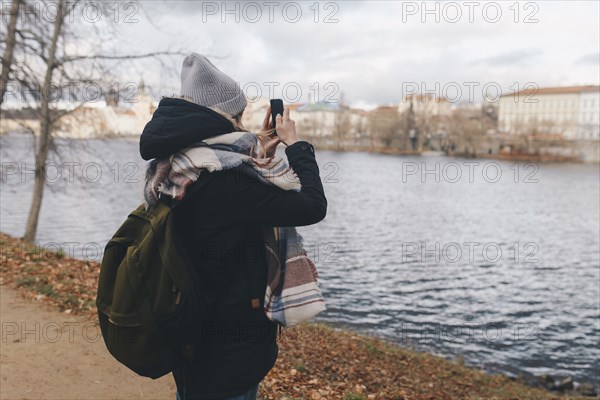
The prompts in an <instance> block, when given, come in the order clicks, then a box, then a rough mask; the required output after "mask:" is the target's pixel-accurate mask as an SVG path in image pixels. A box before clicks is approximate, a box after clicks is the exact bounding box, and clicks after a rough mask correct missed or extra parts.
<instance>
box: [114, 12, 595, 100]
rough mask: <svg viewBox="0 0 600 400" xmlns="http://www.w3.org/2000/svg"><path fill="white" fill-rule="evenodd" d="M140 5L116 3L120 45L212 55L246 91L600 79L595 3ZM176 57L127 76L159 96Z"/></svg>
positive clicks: (371, 92) (299, 96)
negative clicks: (126, 6) (165, 67)
mask: <svg viewBox="0 0 600 400" xmlns="http://www.w3.org/2000/svg"><path fill="white" fill-rule="evenodd" d="M137 4H139V5H140V10H139V11H135V10H133V9H128V10H124V9H122V10H121V14H120V18H121V19H124V18H125V17H126V16H127V15H128V14H130V13H133V12H134V11H135V14H134V16H133V18H132V19H137V20H138V21H137V22H135V23H128V24H125V23H121V26H120V34H119V37H118V38H116V40H118V46H119V48H120V49H121V50H124V51H131V52H136V51H139V52H142V51H158V50H164V49H167V48H171V49H175V48H176V49H182V50H185V51H195V52H199V53H203V54H207V55H209V56H211V57H213V60H214V63H215V65H217V66H218V67H219V68H221V69H222V70H223V71H225V72H226V73H228V74H229V75H231V76H232V77H234V78H235V79H236V80H237V81H238V82H240V84H241V85H242V86H244V87H246V90H247V94H248V96H254V95H256V94H257V93H258V92H259V90H260V92H261V93H262V94H263V95H264V96H266V97H269V96H273V97H284V98H285V99H286V100H288V101H301V102H305V101H306V100H307V99H308V95H309V93H312V94H313V97H314V96H317V97H318V99H319V100H326V99H329V98H338V99H339V97H340V94H341V93H343V98H344V100H345V101H346V102H348V103H350V104H352V105H354V106H359V107H367V108H368V107H369V106H373V105H375V104H391V103H398V102H399V101H400V99H401V98H402V95H403V94H407V93H409V92H411V91H415V88H419V87H421V88H423V89H424V90H436V88H437V91H438V93H440V94H442V95H443V94H446V95H447V96H448V97H451V98H453V99H456V100H457V101H458V100H462V101H468V100H469V99H470V98H473V99H474V100H476V101H477V100H480V99H481V98H482V95H483V91H484V85H487V86H485V87H486V88H487V91H488V94H489V95H491V96H493V95H494V93H495V91H496V90H497V88H498V87H500V88H502V90H503V91H504V92H505V93H506V92H510V91H512V90H514V89H515V88H517V87H523V86H524V85H526V84H528V83H533V84H535V85H539V86H540V87H542V86H564V85H579V84H596V85H597V84H599V80H600V39H599V37H600V21H599V18H600V17H599V15H600V10H599V2H597V1H536V2H519V3H515V2H513V1H498V2H477V1H471V2H469V1H467V2H460V1H459V2H451V1H450V2H448V1H444V2H436V1H428V2H425V3H423V2H421V1H418V2H411V1H336V2H320V3H316V5H315V2H314V1H307V2H281V1H280V2H268V1H267V2H261V1H258V2H252V3H251V5H247V3H244V2H228V3H227V4H225V3H223V2H199V1H169V2H156V1H149V2H141V3H137ZM317 10H318V13H317ZM181 58H182V57H179V58H177V59H176V60H175V61H174V64H175V65H173V66H172V67H170V68H169V69H168V71H164V70H162V71H161V70H159V69H158V68H157V67H156V66H152V67H150V66H149V67H145V66H143V65H140V66H138V68H137V69H136V70H135V71H126V72H125V74H128V76H124V77H123V78H124V79H135V78H136V77H137V75H140V76H141V77H143V79H144V80H145V81H146V83H147V84H149V85H150V86H151V87H152V90H153V93H154V94H155V95H156V96H160V95H166V94H173V93H174V92H177V91H178V90H179V80H178V73H179V71H178V68H179V64H180V62H181ZM272 82H277V84H273V83H272ZM286 84H287V86H286V88H287V92H286V93H282V88H283V87H284V85H286ZM269 86H272V87H273V92H272V93H271V94H270V93H269V91H270V89H269ZM298 87H300V88H301V93H298V92H297V90H298ZM459 91H460V92H459Z"/></svg>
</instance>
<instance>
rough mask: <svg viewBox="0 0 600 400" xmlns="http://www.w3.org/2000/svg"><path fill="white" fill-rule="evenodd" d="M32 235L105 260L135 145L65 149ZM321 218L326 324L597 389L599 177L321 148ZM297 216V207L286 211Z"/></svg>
mask: <svg viewBox="0 0 600 400" xmlns="http://www.w3.org/2000/svg"><path fill="white" fill-rule="evenodd" d="M0 144H1V150H0V155H1V162H2V183H1V186H0V187H1V189H2V190H1V192H0V200H1V227H0V229H1V230H2V231H3V232H6V233H9V234H12V235H22V234H23V231H24V223H25V221H26V217H27V212H28V208H29V204H30V201H31V190H32V182H33V174H32V172H31V171H32V169H33V165H32V160H33V158H32V147H33V142H32V140H31V138H30V137H26V136H21V135H8V136H3V137H1V138H0ZM51 158H52V160H51V163H50V164H48V174H49V177H48V181H49V182H48V185H47V188H46V189H47V190H46V192H45V195H44V202H43V206H42V211H41V217H40V223H39V230H38V237H37V241H38V242H39V243H40V244H42V245H48V246H51V245H53V244H52V243H56V242H58V243H59V244H60V245H61V246H63V247H66V248H67V249H69V253H70V255H73V256H76V257H79V258H85V257H87V258H93V259H99V257H100V253H99V252H100V251H101V249H102V248H103V246H104V244H105V243H106V241H107V240H108V239H109V238H110V236H111V235H112V234H113V233H114V231H115V230H116V228H117V227H118V226H119V224H120V223H121V222H122V220H123V219H124V218H125V217H126V215H127V213H128V212H129V211H130V210H131V209H133V208H135V207H136V206H137V205H138V204H139V203H140V202H141V187H142V183H143V176H144V167H145V162H144V161H143V160H141V159H140V158H139V155H138V147H137V142H135V141H127V140H86V141H70V140H58V141H57V145H56V147H55V151H53V153H52V157H51ZM317 161H318V163H319V165H320V168H321V173H322V178H323V180H324V186H325V192H326V195H327V198H328V203H329V206H328V213H327V217H326V218H325V219H324V220H323V221H322V222H321V223H319V224H317V225H313V226H309V227H301V228H299V232H300V233H301V234H302V235H303V236H304V239H305V244H306V245H307V248H308V250H309V253H310V254H311V256H312V257H313V259H314V260H315V262H316V264H317V267H318V270H319V274H320V275H319V276H320V285H321V288H322V290H323V293H324V295H325V298H326V304H327V310H326V311H325V312H323V313H322V314H321V315H319V317H318V318H317V320H319V321H326V322H332V323H336V324H339V326H342V327H347V328H351V329H354V330H357V331H360V332H365V333H371V334H375V335H378V336H380V337H384V338H386V339H388V340H391V341H393V342H396V343H398V344H400V345H403V346H408V347H412V348H417V349H419V350H425V351H428V352H431V353H434V354H438V355H442V356H445V357H449V358H452V357H455V356H457V355H461V356H462V357H464V359H465V362H466V364H467V365H472V366H477V367H482V368H485V369H486V370H489V371H501V372H503V373H507V374H513V375H517V374H520V373H524V374H534V375H540V374H551V375H554V376H560V375H568V376H572V377H573V378H574V379H575V380H576V381H588V382H593V383H594V384H595V385H596V386H597V387H598V386H599V385H600V378H599V371H600V362H599V360H600V346H599V342H600V322H599V321H600V313H599V303H600V289H599V283H600V238H599V236H600V231H599V230H600V227H599V224H600V210H599V208H600V172H599V168H598V166H597V165H578V164H542V165H536V164H527V163H523V162H521V163H511V162H503V161H493V160H467V159H458V158H445V157H436V156H430V157H408V156H405V157H403V156H393V155H379V154H368V153H336V152H327V151H318V150H317ZM290 212H293V210H290Z"/></svg>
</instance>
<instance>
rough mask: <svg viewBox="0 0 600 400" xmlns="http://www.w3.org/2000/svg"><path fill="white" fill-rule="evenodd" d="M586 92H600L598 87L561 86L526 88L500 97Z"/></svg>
mask: <svg viewBox="0 0 600 400" xmlns="http://www.w3.org/2000/svg"><path fill="white" fill-rule="evenodd" d="M588 92H600V86H594V85H586V86H561V87H544V88H528V89H523V90H520V91H518V92H516V93H507V94H505V95H502V97H506V96H515V95H521V94H522V95H528V94H531V95H543V94H579V93H588Z"/></svg>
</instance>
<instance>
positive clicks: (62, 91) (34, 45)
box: [3, 0, 183, 241]
mask: <svg viewBox="0 0 600 400" xmlns="http://www.w3.org/2000/svg"><path fill="white" fill-rule="evenodd" d="M86 4H87V1H76V2H73V1H66V0H58V1H57V2H52V8H53V9H54V10H55V14H56V15H52V18H47V11H48V10H46V13H45V15H43V16H42V15H40V14H39V13H38V12H37V10H36V8H35V7H34V4H30V2H29V1H28V0H21V5H20V7H19V8H18V12H17V13H16V14H17V15H19V14H21V13H23V12H25V11H26V13H27V18H21V21H22V23H21V24H20V26H19V24H18V23H16V25H15V38H16V39H15V43H14V55H15V57H14V60H13V62H12V80H13V81H15V82H16V83H17V84H18V86H19V88H20V89H21V101H22V102H31V101H33V102H34V107H32V108H33V109H35V110H36V111H37V114H38V119H39V125H40V129H39V136H38V137H37V139H36V146H35V149H34V151H35V168H34V170H35V183H34V187H33V196H32V202H31V207H30V211H29V215H28V219H27V224H26V228H25V234H24V237H23V239H24V240H26V241H33V240H34V239H35V235H36V232H37V227H38V220H39V214H40V209H41V205H42V199H43V195H44V187H45V183H46V182H45V181H46V179H45V178H46V162H47V159H48V154H49V151H50V150H51V149H52V148H53V133H54V132H55V131H56V128H57V126H58V125H59V121H60V120H61V118H63V117H65V116H66V115H68V114H70V113H73V112H75V111H77V110H78V109H80V108H81V107H82V106H83V105H84V104H85V103H86V101H87V100H88V99H86V96H85V94H83V95H82V94H80V93H73V86H74V85H75V86H78V85H82V84H83V85H85V84H91V85H94V87H98V88H100V91H101V92H102V93H105V92H106V91H105V88H103V86H107V85H108V84H110V83H109V82H110V78H111V77H113V76H114V75H113V74H112V73H111V71H113V70H119V68H118V67H119V66H120V65H121V64H120V63H123V62H130V61H131V60H138V59H142V58H151V59H154V60H157V61H159V62H161V63H162V59H161V56H165V55H166V56H169V55H176V54H177V55H178V54H183V53H182V52H181V51H170V50H167V51H159V52H153V53H146V54H114V53H112V52H109V53H106V52H105V50H104V48H103V46H102V43H103V41H104V40H105V39H106V33H107V32H108V33H112V34H113V35H115V33H114V31H113V32H111V31H110V26H108V27H107V26H101V27H98V26H94V25H93V24H89V23H88V25H92V26H85V27H83V28H82V27H81V26H78V25H77V24H76V23H75V24H74V23H72V20H70V19H69V15H72V14H71V13H74V12H75V10H76V9H77V8H78V7H83V6H85V5H86ZM100 4H103V6H104V7H111V4H108V3H106V4H104V3H97V2H96V3H94V5H95V6H98V5H100ZM11 18H12V16H11ZM31 19H33V21H31ZM84 45H85V46H84ZM7 47H8V46H7ZM80 47H83V48H87V49H88V50H80ZM89 49H98V50H97V52H95V53H94V52H91V51H90V50H89ZM3 62H4V59H3ZM3 68H4V67H3ZM3 73H4V69H3ZM24 93H26V94H24ZM65 96H67V97H68V103H69V106H70V107H68V108H64V107H60V106H59V103H60V102H61V101H63V100H64V99H65Z"/></svg>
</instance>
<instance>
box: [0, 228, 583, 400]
mask: <svg viewBox="0 0 600 400" xmlns="http://www.w3.org/2000/svg"><path fill="white" fill-rule="evenodd" d="M0 247H1V249H2V251H1V254H0V257H1V258H0V261H1V262H0V285H2V288H5V287H9V288H10V289H9V290H11V291H12V290H14V291H15V293H18V296H17V297H18V298H20V299H21V300H20V301H19V302H22V303H23V304H22V306H23V307H25V308H27V310H29V311H28V312H29V313H30V314H31V315H30V318H29V319H28V322H27V325H26V326H27V327H31V326H35V323H36V322H40V321H54V322H55V323H56V322H57V321H62V320H67V319H70V318H76V319H77V321H79V323H80V324H84V321H87V322H88V323H93V322H94V321H95V318H96V316H95V308H94V299H95V290H96V282H97V277H98V272H99V265H98V263H97V262H93V261H82V260H77V259H72V258H70V257H68V255H67V254H65V253H64V251H61V250H58V251H56V250H57V249H53V250H52V251H50V250H47V249H41V248H39V247H36V246H32V245H26V244H25V243H23V242H22V241H20V240H19V239H16V238H14V237H11V236H9V235H5V234H1V233H0ZM27 299H28V300H27ZM5 303H6V302H4V303H3V304H2V307H3V310H2V319H3V327H4V326H5V324H6V326H8V323H11V322H12V323H13V325H11V326H16V327H19V326H22V325H19V323H18V320H20V318H21V317H22V315H23V313H22V312H21V311H19V308H18V307H16V308H15V307H12V306H10V307H7V304H5ZM36 303H38V304H36ZM35 309H39V313H35ZM10 312H12V313H13V315H7V313H10ZM42 325H43V326H47V324H46V325H44V324H43V323H42ZM41 331H42V333H43V332H44V330H43V329H42V330H41ZM63 331H64V330H63ZM7 332H8V331H7ZM7 332H3V336H5V335H6V334H7ZM64 332H67V331H64ZM13 335H14V333H13ZM55 337H56V336H52V338H55ZM10 339H11V340H7V341H6V343H3V346H2V358H1V360H2V361H1V362H2V364H3V368H1V369H2V371H3V372H2V374H3V376H2V378H1V379H2V382H3V385H2V387H8V388H9V389H2V391H3V395H2V398H15V397H18V398H25V399H27V398H44V397H43V396H44V393H46V395H47V393H50V392H53V391H57V390H67V392H63V393H64V395H63V396H62V398H65V399H67V398H78V397H77V395H79V394H80V393H81V392H80V391H81V390H82V388H81V386H82V384H79V383H78V382H77V381H76V380H77V379H78V378H77V377H80V376H81V375H82V373H81V371H80V370H79V365H80V364H79V363H76V364H74V363H72V362H71V364H67V365H63V364H62V363H64V362H69V361H68V360H72V359H74V360H77V357H76V356H74V355H73V354H71V353H75V354H79V353H81V354H82V357H84V358H83V359H82V361H83V362H82V365H84V366H85V368H92V367H94V368H95V370H94V369H93V368H92V370H94V371H95V372H94V377H93V378H94V384H95V385H99V386H98V390H100V391H99V394H98V395H96V397H95V395H90V396H86V398H106V396H107V395H108V393H113V392H114V393H120V392H119V388H118V385H120V384H122V385H123V387H124V388H128V389H127V390H129V391H128V392H127V393H130V392H131V396H129V395H128V396H127V398H165V399H166V398H172V397H169V396H167V395H164V396H163V395H162V394H161V393H170V394H173V396H174V387H173V383H172V380H171V378H170V377H165V378H163V379H161V380H160V381H152V383H155V384H158V383H159V382H162V383H161V384H160V385H162V386H160V388H152V389H148V387H147V386H144V387H142V384H145V383H148V382H150V381H148V380H146V379H143V378H137V377H135V376H129V375H130V374H129V375H128V374H125V377H124V378H123V381H122V382H121V379H119V380H116V379H114V376H115V374H117V373H118V374H121V373H122V371H123V370H125V368H123V367H120V366H119V365H118V364H115V362H114V360H112V359H111V358H110V356H109V355H108V353H105V354H104V356H102V357H100V356H99V355H98V354H102V353H101V348H102V346H103V344H102V342H101V341H96V342H94V346H96V347H94V348H93V349H92V348H88V347H89V346H88V345H89V344H90V343H89V341H86V342H82V344H81V345H80V346H76V345H74V344H73V342H71V341H67V340H65V341H57V342H51V340H50V337H46V341H44V340H41V343H39V341H34V342H33V343H32V341H25V343H23V341H20V340H18V339H14V338H13V337H11V338H10ZM36 339H37V337H36ZM42 339H44V336H42ZM25 345H28V346H30V348H29V352H28V353H27V356H26V357H25V356H24V355H22V354H23V353H22V352H21V351H20V350H19V346H25ZM32 346H33V347H32ZM98 346H100V347H98ZM46 347H48V349H45V348H46ZM99 349H100V350H99ZM46 350H47V351H46ZM48 351H51V352H52V353H51V354H48ZM63 352H65V353H67V356H62V355H61V356H60V357H59V356H58V354H61V353H63ZM99 352H100V353H99ZM19 354H21V356H18V355H19ZM68 355H70V356H71V358H69V356H68ZM90 357H92V359H90ZM36 358H43V359H44V360H47V359H48V358H50V359H51V363H45V362H42V363H40V362H36ZM64 360H67V361H64ZM88 361H89V362H88ZM7 364H10V368H4V367H7V366H8V365H7ZM48 365H51V366H52V368H48ZM4 371H7V372H6V374H7V375H5V372H4ZM15 371H22V374H18V373H15ZM54 375H56V376H54ZM119 377H120V378H121V375H119ZM57 378H58V379H57ZM19 379H21V380H23V379H26V380H27V382H28V384H27V385H28V386H27V387H31V391H32V393H34V394H32V395H31V396H29V395H28V394H27V393H19V394H18V395H17V394H16V392H12V391H10V390H17V389H18V388H20V387H24V386H23V385H20V384H19ZM117 381H118V382H117ZM64 382H71V384H70V385H68V384H65V383H64ZM73 382H75V383H73ZM95 382H99V383H95ZM103 382H110V391H103V390H102V389H103V386H102V385H103ZM131 382H139V390H137V387H138V386H134V387H135V388H136V390H135V391H131V390H130V389H131ZM15 385H17V386H15ZM62 385H64V386H62ZM136 385H137V384H136ZM92 386H93V385H92ZM69 387H71V388H72V390H77V391H78V392H77V393H76V394H73V393H69V392H68V390H69ZM85 389H86V390H92V389H93V387H92V388H85ZM124 390H125V389H124ZM35 393H38V394H37V395H35ZM9 395H10V396H9ZM36 396H38V397H36ZM40 396H41V397H40ZM102 396H104V397H102ZM259 396H260V398H264V399H290V400H291V399H317V400H318V399H345V400H359V399H365V400H367V399H432V400H433V399H482V398H496V399H550V398H556V399H558V398H565V397H561V396H560V395H559V394H556V393H552V392H548V391H545V390H541V389H537V388H531V387H528V386H526V385H524V384H522V383H520V382H518V381H513V380H510V379H508V378H506V377H504V376H500V375H490V374H486V373H484V372H482V371H479V370H476V369H472V368H467V367H465V366H463V365H460V364H459V363H453V362H450V361H448V360H445V359H442V358H439V357H436V356H432V355H429V354H426V353H419V352H415V351H410V350H406V349H403V348H400V347H398V346H394V345H392V344H390V343H387V342H385V341H382V340H380V339H377V338H373V337H368V336H364V335H358V334H356V333H353V332H350V331H345V330H341V329H338V328H335V327H333V326H330V325H326V324H321V323H318V324H317V323H312V324H304V325H302V326H300V327H295V328H289V329H285V330H284V334H283V337H282V338H281V341H280V353H279V359H278V361H277V364H276V366H275V368H273V370H271V372H270V373H269V375H268V376H267V377H266V378H265V379H264V380H263V382H262V384H261V387H260V394H259ZM568 398H575V397H568Z"/></svg>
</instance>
